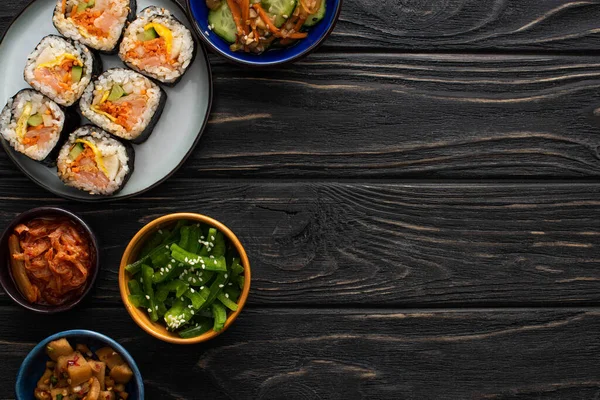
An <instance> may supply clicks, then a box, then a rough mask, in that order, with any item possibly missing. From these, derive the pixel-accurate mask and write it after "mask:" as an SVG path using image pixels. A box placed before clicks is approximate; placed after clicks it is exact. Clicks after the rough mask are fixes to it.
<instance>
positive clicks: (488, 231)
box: [0, 178, 600, 306]
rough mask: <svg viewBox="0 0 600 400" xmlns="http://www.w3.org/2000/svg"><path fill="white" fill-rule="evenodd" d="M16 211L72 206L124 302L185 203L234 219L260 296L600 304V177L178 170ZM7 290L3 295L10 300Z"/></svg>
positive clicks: (109, 294) (2, 184)
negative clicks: (235, 177) (503, 178)
mask: <svg viewBox="0 0 600 400" xmlns="http://www.w3.org/2000/svg"><path fill="white" fill-rule="evenodd" d="M12 186H15V185H14V184H13V182H11V181H6V180H1V181H0V193H3V197H2V198H1V201H2V205H3V207H2V212H1V213H0V226H2V225H5V224H6V223H8V221H10V220H11V219H12V218H13V217H14V216H15V215H16V214H17V213H19V212H21V211H24V210H26V209H29V208H32V207H35V206H39V205H40V204H44V205H59V206H66V207H67V208H68V209H71V210H73V211H75V212H78V213H80V214H81V216H82V217H83V218H84V219H85V220H87V221H89V223H91V225H92V227H93V228H96V229H95V230H96V232H97V233H98V235H99V239H100V241H101V243H102V244H103V248H102V257H103V258H104V259H103V262H102V271H101V273H100V276H99V280H98V285H97V289H96V291H95V298H94V299H95V300H94V302H93V304H99V303H100V302H108V303H120V299H119V294H118V290H117V268H118V264H119V260H120V257H121V255H122V252H123V250H124V247H125V245H126V243H127V242H128V240H129V239H130V238H131V237H132V236H133V235H134V234H135V233H136V232H137V230H138V229H140V228H141V227H142V226H143V224H145V223H147V222H149V221H150V220H152V219H154V218H156V217H158V216H160V215H164V214H168V213H172V212H180V211H195V212H200V213H204V214H207V215H210V216H213V217H214V218H217V219H218V220H220V221H222V222H223V223H225V224H226V225H228V226H229V227H230V228H231V229H232V230H233V231H234V232H236V233H237V234H238V235H239V237H240V239H241V240H242V242H243V243H244V244H245V246H246V248H247V251H248V253H249V257H250V260H251V263H252V271H253V278H254V279H253V287H252V293H251V296H250V300H249V301H250V303H251V304H253V305H284V304H288V305H291V304H296V305H297V304H314V305H322V304H327V305H349V304H361V305H384V306H423V305H426V306H436V305H443V306H448V305H456V306H464V305H470V306H474V305H481V304H483V305H519V304H538V305H547V304H549V303H550V304H562V305H566V304H570V305H576V304H579V305H581V304H596V302H598V301H599V300H600V293H599V292H598V282H599V281H600V268H598V267H599V266H600V246H599V245H598V238H599V237H600V231H599V229H598V227H599V226H600V185H597V184H550V183H548V184H499V183H486V184H468V183H461V184H450V183H427V184H422V183H414V184H410V183H407V184H396V183H369V182H367V183H359V182H347V183H343V182H339V183H333V182H331V183H323V182H317V183H313V182H288V183H285V182H280V183H269V182H246V181H232V180H230V181H226V182H223V183H218V182H215V181H202V180H197V179H183V178H175V179H172V180H170V181H169V182H168V183H166V184H164V185H163V186H162V187H161V188H160V189H157V190H154V191H152V192H150V193H148V194H146V195H142V196H140V197H138V198H136V199H132V200H130V201H124V202H118V203H114V204H111V205H109V206H102V207H100V206H97V205H87V204H72V203H67V202H65V201H61V200H55V199H52V198H47V199H46V198H44V196H46V195H45V193H44V192H43V191H41V190H37V189H36V190H34V191H30V190H27V189H24V188H20V189H19V194H18V195H17V196H11V195H9V194H8V193H10V191H11V189H10V188H11V187H12ZM7 302H8V299H6V298H4V304H6V303H7Z"/></svg>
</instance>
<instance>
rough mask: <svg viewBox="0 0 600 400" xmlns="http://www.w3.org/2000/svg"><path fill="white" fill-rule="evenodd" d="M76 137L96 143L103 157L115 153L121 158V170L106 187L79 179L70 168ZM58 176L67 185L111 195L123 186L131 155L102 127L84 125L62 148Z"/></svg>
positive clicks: (91, 192) (59, 155)
mask: <svg viewBox="0 0 600 400" xmlns="http://www.w3.org/2000/svg"><path fill="white" fill-rule="evenodd" d="M76 139H84V140H88V141H90V142H92V143H94V144H95V145H96V147H97V148H98V150H99V151H100V153H102V156H103V157H109V156H112V155H114V154H116V155H117V157H118V159H119V164H120V165H119V170H118V172H117V175H116V176H115V178H114V179H113V180H111V181H110V182H109V184H108V186H107V187H106V188H104V189H101V188H98V187H95V186H93V185H90V184H89V183H88V182H83V181H82V180H80V179H78V175H77V174H76V173H74V172H72V171H71V170H70V169H69V165H70V164H71V163H72V161H71V160H69V153H70V151H71V147H72V146H73V144H74V142H75V140H76ZM57 169H58V176H59V178H60V179H61V180H62V181H63V182H64V183H65V184H66V185H67V186H72V187H74V188H77V189H79V190H83V191H86V192H88V193H90V194H100V195H110V194H113V193H115V192H116V191H118V190H119V189H120V188H121V185H122V184H123V182H124V181H125V179H126V178H127V175H128V174H129V172H130V170H129V155H128V154H127V149H126V148H125V146H124V145H123V144H122V143H120V142H119V141H118V140H116V139H113V138H112V137H110V135H109V134H108V133H107V132H104V131H103V130H102V129H100V128H96V127H92V126H83V127H81V128H79V129H77V130H76V131H75V132H73V133H72V134H71V135H70V136H69V140H67V143H65V144H64V146H63V147H62V148H61V149H60V152H59V154H58V162H57Z"/></svg>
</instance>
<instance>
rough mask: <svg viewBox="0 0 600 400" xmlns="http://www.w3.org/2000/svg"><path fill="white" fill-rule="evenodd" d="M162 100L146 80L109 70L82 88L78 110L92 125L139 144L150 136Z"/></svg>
mask: <svg viewBox="0 0 600 400" xmlns="http://www.w3.org/2000/svg"><path fill="white" fill-rule="evenodd" d="M166 101H167V94H166V93H165V91H164V90H163V89H162V88H161V87H160V86H158V85H157V84H156V83H154V82H152V81H151V80H150V79H148V78H146V77H145V76H143V75H140V74H138V73H137V72H134V71H131V70H129V69H125V68H112V69H109V70H108V71H106V72H104V73H103V74H102V75H100V76H99V77H98V79H96V80H95V81H94V82H92V83H90V85H89V86H88V87H87V88H86V89H85V92H84V94H83V96H82V98H81V101H80V102H79V108H80V110H81V113H82V114H83V115H84V116H85V117H86V118H87V119H89V120H90V121H91V122H92V123H94V124H96V125H98V126H99V127H101V128H102V129H104V130H106V131H108V132H110V133H112V134H113V135H115V136H118V137H119V138H121V139H125V140H129V141H131V142H133V143H136V144H139V143H142V142H144V141H146V140H147V139H148V137H149V136H150V134H151V133H152V130H153V129H154V127H155V126H156V123H157V122H158V119H159V118H160V114H161V113H162V111H163V109H164V107H165V102H166Z"/></svg>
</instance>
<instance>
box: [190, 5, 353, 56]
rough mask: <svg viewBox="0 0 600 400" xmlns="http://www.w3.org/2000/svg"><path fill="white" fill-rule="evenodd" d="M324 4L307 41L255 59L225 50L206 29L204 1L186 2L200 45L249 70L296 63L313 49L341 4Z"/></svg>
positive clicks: (223, 43)
mask: <svg viewBox="0 0 600 400" xmlns="http://www.w3.org/2000/svg"><path fill="white" fill-rule="evenodd" d="M323 1H325V2H326V6H327V8H326V12H325V17H324V18H323V20H321V21H320V22H319V23H318V24H316V25H315V26H313V27H310V28H309V30H308V37H306V38H304V39H302V40H299V41H298V42H297V43H295V44H293V45H291V46H288V47H284V48H281V49H271V50H268V51H266V52H264V53H263V54H260V55H256V54H251V53H244V52H234V51H231V50H229V43H227V42H226V41H224V40H223V39H221V38H220V37H219V36H218V35H217V34H216V33H214V32H212V31H210V30H209V29H208V11H209V10H208V7H206V3H205V0H187V5H188V13H189V15H190V20H191V21H192V22H193V23H192V26H193V27H194V29H195V31H196V33H197V34H198V36H200V38H202V40H204V43H206V44H207V45H208V46H209V47H210V48H212V49H213V50H214V51H216V52H217V53H219V54H220V55H222V56H223V57H225V58H227V59H228V60H230V61H233V62H236V63H239V64H243V65H248V66H253V67H266V66H272V65H280V64H284V63H288V62H292V61H296V60H298V59H299V58H301V57H304V56H305V55H307V54H308V53H310V52H311V51H313V50H314V49H316V48H317V47H318V46H319V45H320V44H321V42H322V41H323V40H325V38H327V36H329V34H330V33H331V31H333V28H334V27H335V23H336V22H337V19H338V17H339V15H340V10H341V8H342V0H323Z"/></svg>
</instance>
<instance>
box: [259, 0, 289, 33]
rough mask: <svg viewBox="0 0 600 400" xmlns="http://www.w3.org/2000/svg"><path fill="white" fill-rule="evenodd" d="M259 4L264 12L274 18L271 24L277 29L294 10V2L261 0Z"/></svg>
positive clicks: (287, 0)
mask: <svg viewBox="0 0 600 400" xmlns="http://www.w3.org/2000/svg"><path fill="white" fill-rule="evenodd" d="M260 3H261V5H262V8H264V9H265V11H266V12H268V13H269V14H271V15H273V16H275V20H274V21H273V23H274V24H275V26H276V27H278V28H279V27H281V25H283V24H284V23H285V21H287V19H288V18H289V17H291V16H292V13H293V12H294V9H295V8H296V0H261V2H260Z"/></svg>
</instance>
